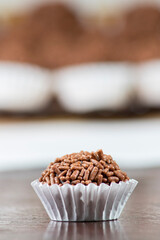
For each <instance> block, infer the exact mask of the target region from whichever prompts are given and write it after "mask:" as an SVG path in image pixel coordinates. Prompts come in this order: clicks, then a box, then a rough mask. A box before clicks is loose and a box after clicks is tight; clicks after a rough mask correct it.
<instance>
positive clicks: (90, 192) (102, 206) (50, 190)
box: [31, 179, 138, 221]
mask: <svg viewBox="0 0 160 240" xmlns="http://www.w3.org/2000/svg"><path fill="white" fill-rule="evenodd" d="M137 183H138V182H137V181H136V180H134V179H130V180H129V181H127V182H119V183H118V184H117V183H111V185H110V186H108V185H107V184H105V183H101V185H100V186H96V185H95V184H94V183H90V184H89V185H88V186H85V185H83V184H81V183H79V184H77V185H75V186H73V185H70V184H65V185H63V186H61V187H60V186H59V185H57V184H53V185H52V186H49V185H48V184H42V183H40V182H39V180H38V179H37V180H35V181H33V182H32V183H31V185H32V187H33V189H34V190H35V192H36V193H37V195H38V197H39V198H40V200H41V202H42V204H43V206H44V208H45V209H46V211H47V213H48V215H49V217H50V219H51V220H54V221H105V220H114V219H117V218H119V216H120V214H121V212H122V210H123V208H124V206H125V204H126V202H127V200H128V198H129V197H130V195H131V193H132V192H133V190H134V188H135V187H136V185H137Z"/></svg>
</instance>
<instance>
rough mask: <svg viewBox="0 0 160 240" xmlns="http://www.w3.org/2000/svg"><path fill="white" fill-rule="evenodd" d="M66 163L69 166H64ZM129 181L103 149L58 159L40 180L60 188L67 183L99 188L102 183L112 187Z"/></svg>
mask: <svg viewBox="0 0 160 240" xmlns="http://www.w3.org/2000/svg"><path fill="white" fill-rule="evenodd" d="M66 163H67V165H64V164H66ZM128 180H129V177H128V176H127V174H126V173H125V172H122V171H121V170H120V168H119V166H118V164H117V163H116V162H115V161H114V160H113V159H112V157H111V156H110V155H106V154H104V153H103V151H102V150H101V149H100V150H98V151H97V152H91V153H89V152H84V151H81V152H80V153H72V154H69V155H68V154H67V155H65V156H63V157H61V158H56V160H55V162H51V163H50V164H49V166H48V167H47V169H46V170H45V171H43V173H42V176H41V177H40V178H39V181H40V182H42V183H43V184H44V183H47V184H48V185H53V184H59V186H63V185H64V184H66V183H68V184H71V185H76V184H78V183H82V184H84V185H88V184H90V183H91V182H92V183H94V184H96V185H98V186H99V185H100V184H101V183H105V184H108V185H110V184H111V183H112V182H115V183H119V182H120V181H124V182H126V181H128Z"/></svg>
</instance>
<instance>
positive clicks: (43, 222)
mask: <svg viewBox="0 0 160 240" xmlns="http://www.w3.org/2000/svg"><path fill="white" fill-rule="evenodd" d="M40 172H41V170H34V171H27V170H26V171H19V172H7V173H0V240H10V239H12V240H14V239H15V240H19V239H21V240H24V239H26V240H30V239H31V240H32V239H33V240H40V239H44V240H45V239H46V240H47V239H53V240H57V239H62V240H83V239H84V240H88V239H91V240H96V239H101V240H103V239H109V240H110V239H116V240H119V239H122V240H127V239H131V240H132V239H136V240H137V239H138V240H154V239H156V240H159V239H160V168H157V169H150V170H149V169H144V170H132V171H131V170H130V171H128V175H129V176H130V177H131V178H134V179H136V180H138V181H139V184H138V186H137V187H136V189H135V191H134V192H133V194H132V196H131V197H130V199H129V200H128V202H127V204H126V207H125V208H124V210H123V212H122V215H121V216H120V218H119V220H117V221H107V222H82V223H74V222H72V223H67V222H63V223H62V222H53V221H50V219H49V218H48V216H47V214H46V212H45V210H44V209H43V206H42V204H41V203H40V201H39V199H38V197H37V196H36V194H35V192H34V191H33V189H32V188H31V186H30V182H31V181H32V180H34V179H36V178H38V176H39V175H40Z"/></svg>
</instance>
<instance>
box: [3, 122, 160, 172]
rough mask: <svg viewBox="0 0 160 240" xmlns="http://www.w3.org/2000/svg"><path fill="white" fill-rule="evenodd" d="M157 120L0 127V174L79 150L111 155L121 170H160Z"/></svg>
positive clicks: (26, 124) (30, 124) (23, 124)
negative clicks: (156, 168) (153, 168)
mask: <svg viewBox="0 0 160 240" xmlns="http://www.w3.org/2000/svg"><path fill="white" fill-rule="evenodd" d="M159 143H160V119H157V120H155V119H148V120H143V119H141V120H130V121H127V120H120V121H118V120H112V121H103V120H99V121H90V120H88V121H87V120H83V121H58V120H55V121H44V122H33V123H17V124H16V123H12V124H9V123H8V124H1V125H0V170H11V169H22V168H35V167H43V168H46V166H47V165H48V164H49V163H50V162H51V161H53V160H54V159H55V158H56V157H58V156H62V155H64V154H67V153H72V152H79V151H80V150H89V151H92V150H97V149H99V148H102V149H103V150H104V153H107V154H111V155H112V156H113V157H114V159H115V160H116V161H117V162H118V164H119V165H120V167H121V168H122V169H124V170H125V169H126V168H141V167H153V166H160V147H159Z"/></svg>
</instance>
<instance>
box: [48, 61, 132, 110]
mask: <svg viewBox="0 0 160 240" xmlns="http://www.w3.org/2000/svg"><path fill="white" fill-rule="evenodd" d="M53 78H54V80H56V85H57V87H56V88H57V96H58V99H59V101H60V103H61V104H62V106H63V107H64V108H65V109H66V110H67V111H70V112H76V113H86V112H92V111H96V110H113V111H114V110H122V109H125V108H126V107H127V106H128V105H129V103H130V101H131V98H132V93H133V91H134V90H133V89H134V88H133V79H132V66H130V65H129V64H124V63H113V64H112V63H93V64H84V65H79V66H72V67H67V68H62V69H60V70H57V71H54V73H53Z"/></svg>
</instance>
